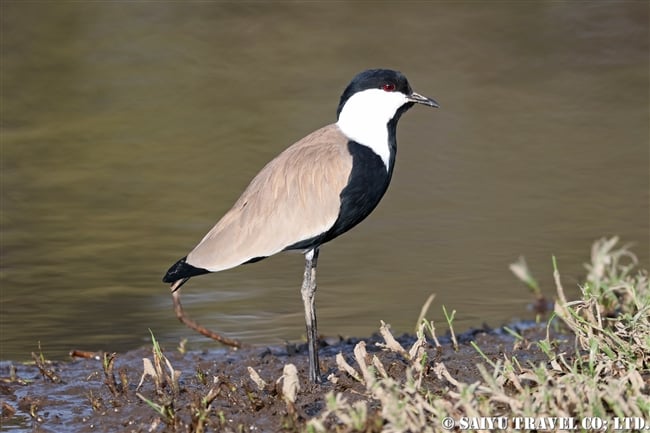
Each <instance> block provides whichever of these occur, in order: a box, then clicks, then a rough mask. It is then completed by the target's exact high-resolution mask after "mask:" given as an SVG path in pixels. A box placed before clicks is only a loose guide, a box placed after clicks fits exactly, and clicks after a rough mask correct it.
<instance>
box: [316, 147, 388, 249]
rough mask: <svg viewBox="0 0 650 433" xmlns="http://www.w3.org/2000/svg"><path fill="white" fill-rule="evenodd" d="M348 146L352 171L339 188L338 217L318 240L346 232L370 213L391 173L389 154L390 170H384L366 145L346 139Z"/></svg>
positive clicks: (329, 238)
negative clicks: (340, 188)
mask: <svg viewBox="0 0 650 433" xmlns="http://www.w3.org/2000/svg"><path fill="white" fill-rule="evenodd" d="M348 150H349V151H350V154H351V155H352V171H351V172H350V178H349V179H348V184H347V186H346V187H345V188H344V189H343V191H342V192H341V209H340V211H339V217H338V219H337V220H336V222H335V223H334V225H333V226H332V228H331V229H330V230H329V231H328V232H327V233H325V236H324V239H323V241H322V242H327V241H329V240H332V239H334V238H335V237H337V236H339V235H341V234H343V233H345V232H347V231H348V230H350V229H351V228H352V227H354V226H356V225H357V224H359V223H360V222H361V221H363V220H364V219H365V218H366V217H367V216H368V215H370V212H372V211H373V210H374V209H375V207H377V204H379V201H380V200H381V198H382V197H383V196H384V193H385V192H386V189H388V184H389V183H390V178H391V175H392V173H393V170H392V168H393V167H392V166H393V162H394V156H393V155H391V164H390V170H387V169H386V165H385V164H384V161H383V160H382V159H381V157H380V156H379V155H377V154H376V153H375V152H374V151H373V150H372V149H370V148H369V147H367V146H364V145H362V144H359V143H357V142H355V141H350V142H349V143H348Z"/></svg>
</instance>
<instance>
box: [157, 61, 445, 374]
mask: <svg viewBox="0 0 650 433" xmlns="http://www.w3.org/2000/svg"><path fill="white" fill-rule="evenodd" d="M415 104H421V105H424V106H428V107H433V108H439V107H440V106H439V104H438V103H437V102H436V101H435V100H434V99H432V98H429V97H426V96H422V95H421V94H419V93H416V92H414V91H413V89H412V88H411V85H410V84H409V82H408V80H407V79H406V77H405V76H404V75H403V74H402V73H401V72H399V71H396V70H392V69H368V70H365V71H362V72H360V73H358V74H357V75H356V76H354V78H353V79H352V81H351V82H350V83H349V84H348V85H347V87H345V90H344V91H343V93H342V95H341V97H340V100H339V104H338V108H337V111H336V122H335V123H331V124H329V125H326V126H324V127H322V128H320V129H318V130H316V131H314V132H312V133H311V134H309V135H307V136H306V137H304V138H302V139H301V140H299V141H297V142H296V143H295V144H293V145H291V146H290V147H288V148H286V149H285V150H284V151H283V152H281V153H280V154H279V155H278V156H276V157H275V158H274V159H272V160H271V161H270V162H269V163H268V164H266V166H264V167H263V168H262V170H261V171H260V172H259V173H258V174H257V175H256V176H255V177H254V178H253V180H252V181H251V182H250V184H249V185H248V187H247V188H246V189H245V190H244V192H243V193H242V195H241V196H240V197H239V199H238V200H237V201H236V202H235V204H234V205H233V207H232V208H231V209H230V210H229V211H228V212H226V213H225V214H224V215H223V217H222V218H221V219H220V220H219V221H218V222H217V223H216V225H215V226H214V227H213V228H212V229H211V230H210V231H209V232H208V233H207V234H206V235H205V236H204V237H203V239H202V240H201V241H200V242H199V243H198V244H197V245H196V247H194V249H193V250H192V251H190V252H189V254H187V255H186V256H185V257H183V258H181V259H180V260H178V261H177V262H176V263H174V264H173V265H172V266H171V267H170V268H169V270H168V271H167V273H166V274H165V276H164V278H163V282H165V283H171V290H172V293H173V294H176V293H177V291H178V289H180V287H181V286H182V285H183V284H184V283H185V282H186V281H187V280H188V279H190V278H192V277H195V276H198V275H202V274H207V273H211V272H220V271H225V270H227V269H231V268H234V267H237V266H240V265H243V264H247V263H254V262H257V261H260V260H262V259H265V258H267V257H269V256H272V255H274V254H277V253H280V252H283V251H288V250H298V251H300V252H302V253H303V254H304V257H305V270H304V274H303V282H302V286H301V296H302V301H303V305H304V309H305V324H306V331H307V346H308V351H309V380H310V381H311V382H312V383H320V382H322V377H321V373H320V366H319V362H318V347H317V342H318V341H317V340H318V334H317V324H316V308H315V292H316V265H317V262H318V255H319V249H320V247H321V246H322V245H323V244H325V243H326V242H329V241H331V240H333V239H334V238H336V237H338V236H340V235H341V234H343V233H345V232H347V231H348V230H350V229H352V228H353V227H355V226H356V225H357V224H359V223H360V222H361V221H363V220H364V219H365V218H366V217H367V216H368V215H369V214H370V213H371V212H372V211H373V210H374V209H375V207H376V206H377V204H378V203H379V201H380V200H381V198H382V197H383V196H384V193H385V192H386V190H387V188H388V185H389V183H390V181H391V178H392V175H393V169H394V167H395V155H396V151H397V140H396V134H397V122H398V120H399V119H400V117H401V116H402V115H403V114H404V113H405V112H406V111H407V110H409V109H410V108H411V107H412V106H414V105H415ZM174 300H175V302H176V301H177V298H174ZM176 307H178V309H177V310H176V313H177V317H178V318H179V319H181V321H183V322H184V323H186V324H187V325H188V326H190V327H192V328H194V329H197V330H199V331H200V332H202V333H204V334H205V335H208V333H209V332H210V331H207V332H204V331H203V330H205V328H202V329H203V330H201V329H198V328H197V327H198V326H199V325H197V324H196V323H195V322H192V321H190V320H189V319H188V320H185V318H184V317H183V313H182V309H181V307H180V302H178V304H177V305H176V304H175V308H176ZM193 325H194V326H193ZM217 337H219V336H218V335H217ZM217 337H215V338H216V339H219V338H217ZM220 338H221V339H222V341H224V342H225V343H226V344H231V343H232V345H236V344H237V342H236V341H235V340H229V339H228V338H226V337H220Z"/></svg>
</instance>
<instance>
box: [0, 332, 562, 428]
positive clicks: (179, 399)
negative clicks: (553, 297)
mask: <svg viewBox="0 0 650 433" xmlns="http://www.w3.org/2000/svg"><path fill="white" fill-rule="evenodd" d="M509 328H510V329H512V330H514V331H516V332H517V333H519V334H520V335H521V336H523V337H524V339H523V340H521V339H516V338H515V337H513V336H512V335H510V333H508V332H506V330H505V329H504V328H499V329H494V330H492V329H487V328H486V329H476V330H471V331H469V332H466V333H464V334H462V335H460V336H458V343H459V347H458V351H455V350H454V348H453V346H452V342H451V339H450V338H449V336H446V337H442V338H439V342H440V346H439V347H436V346H435V345H434V343H433V342H431V341H430V342H429V343H428V344H427V346H426V350H427V360H428V366H427V369H430V368H431V366H432V365H433V363H434V362H444V364H445V365H446V367H447V369H448V370H449V372H450V373H451V374H452V375H453V376H454V377H455V378H456V379H457V380H461V381H464V382H469V383H471V382H473V381H475V380H477V379H479V377H480V375H479V372H478V370H477V369H476V364H479V363H482V364H485V363H486V361H485V359H484V358H483V357H482V355H481V354H479V353H478V352H477V350H476V349H475V348H474V347H472V346H471V345H470V342H471V341H474V342H476V344H478V346H479V347H480V348H481V350H482V351H483V353H484V355H486V356H487V357H488V358H490V359H491V360H493V361H496V360H498V359H502V358H503V354H513V355H515V356H516V357H517V358H518V360H519V361H520V362H522V363H525V362H528V361H530V362H533V363H539V362H545V361H547V358H546V356H545V355H544V354H543V353H542V352H541V351H540V350H539V348H538V347H537V345H535V344H530V343H531V342H535V341H538V340H540V339H543V338H544V337H545V336H546V328H545V326H539V325H534V324H530V323H517V324H511V325H509ZM554 337H558V336H557V335H555V336H554ZM364 340H365V341H366V343H367V344H366V349H367V351H368V354H369V356H372V355H376V356H377V357H378V358H379V359H380V360H381V362H382V364H383V365H384V366H386V367H387V372H388V373H389V374H390V375H391V376H395V377H399V376H400V375H403V374H404V370H405V368H406V365H407V362H406V360H405V359H403V357H401V356H400V355H399V354H398V353H395V352H392V351H386V350H382V349H381V348H380V347H379V346H377V344H376V343H383V342H384V340H383V339H382V338H381V336H379V335H373V336H371V337H370V338H368V339H364ZM397 340H398V341H399V343H400V344H402V346H404V347H410V346H411V345H412V344H413V343H414V341H415V336H412V335H403V336H401V337H398V338H397ZM359 341H360V340H359V339H346V340H334V339H325V340H324V341H321V349H320V360H321V370H322V371H323V372H324V373H325V374H324V376H325V377H327V376H328V375H330V374H334V375H335V376H336V377H337V380H336V383H334V381H326V382H325V383H324V384H322V385H312V384H309V383H307V382H306V377H307V369H308V360H307V348H306V345H304V344H303V345H287V346H284V347H277V346H276V347H248V348H243V349H238V350H231V349H216V350H211V351H201V352H198V351H194V352H192V351H190V352H186V353H184V354H183V353H181V352H179V351H178V350H177V348H175V347H164V348H163V350H164V354H165V356H166V357H167V358H168V360H169V362H170V364H171V366H172V367H173V370H175V371H177V372H180V373H178V374H179V377H178V381H177V383H178V385H177V389H172V388H173V386H172V385H171V381H170V382H168V383H165V381H163V380H159V379H156V378H155V377H153V376H146V377H145V378H144V381H143V383H142V385H141V386H140V387H139V388H138V384H139V382H140V381H141V378H142V375H143V372H144V370H145V366H144V363H143V358H147V359H149V360H151V361H152V363H154V362H155V356H154V353H153V349H152V347H147V348H143V349H140V350H135V351H131V352H128V353H125V354H118V355H116V356H115V357H114V358H113V365H108V363H109V361H110V360H111V359H112V358H111V357H107V358H102V357H101V356H98V357H97V358H96V359H77V360H74V361H71V362H54V363H49V362H44V363H42V365H41V366H40V369H39V366H37V365H35V364H34V363H32V364H22V363H15V362H2V364H0V376H1V377H2V382H1V383H0V391H1V395H2V400H3V403H2V406H3V410H2V413H3V418H2V428H3V430H6V431H36V432H58V433H65V432H115V431H125V432H165V431H169V432H186V431H202V430H201V429H204V431H232V432H240V431H265V432H266V431H301V430H302V429H303V428H304V423H305V422H306V420H308V419H310V418H313V417H314V416H316V415H318V414H319V413H321V411H322V410H323V409H324V408H325V404H326V401H325V395H326V394H327V392H329V391H336V392H342V393H344V395H345V396H346V397H347V398H348V399H349V400H350V401H351V402H352V401H355V400H357V399H361V398H365V397H364V394H365V388H364V387H363V386H362V385H360V384H359V383H358V382H357V381H356V380H355V379H353V378H352V377H351V376H349V375H348V374H346V373H342V372H340V371H339V369H338V367H337V363H336V360H335V358H336V355H337V354H338V353H342V354H343V355H344V357H345V358H346V360H347V361H348V363H350V364H351V365H354V356H353V349H354V347H355V345H356V344H357V343H358V342H359ZM557 341H564V342H565V343H564V344H566V345H567V351H569V352H570V351H571V347H572V339H571V338H568V337H567V338H562V337H559V338H558V339H557ZM45 355H46V354H45ZM288 363H292V364H294V365H295V366H296V367H297V369H298V377H299V379H300V390H299V391H298V393H297V397H296V399H295V404H287V402H286V401H285V399H284V398H283V395H282V384H281V383H279V382H278V378H280V377H281V376H282V374H283V368H284V366H285V365H286V364H288ZM249 367H252V368H253V369H255V371H256V372H257V373H258V374H259V376H260V377H261V379H262V380H263V381H264V382H265V383H266V385H261V386H262V388H260V386H258V384H256V383H255V381H254V380H253V379H252V378H251V375H250V370H249ZM162 368H163V370H165V371H169V370H168V367H167V366H166V365H165V364H164V362H163V365H162ZM424 381H425V383H424V385H425V387H426V389H427V390H428V391H429V392H431V393H432V394H434V395H437V396H439V398H445V390H446V389H447V387H448V385H449V384H448V383H447V382H446V381H445V380H441V379H438V378H437V377H436V375H434V374H433V372H432V371H425V375H424ZM145 400H149V403H147V402H146V401H145ZM371 408H372V405H371ZM377 420H378V421H377V422H380V418H379V417H377ZM376 427H377V429H380V427H381V426H380V425H378V426H376ZM373 430H375V429H374V428H373V426H368V431H373Z"/></svg>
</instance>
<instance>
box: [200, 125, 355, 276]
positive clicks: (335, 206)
mask: <svg viewBox="0 0 650 433" xmlns="http://www.w3.org/2000/svg"><path fill="white" fill-rule="evenodd" d="M347 142H348V139H347V138H346V137H345V135H343V133H342V132H341V131H340V130H339V128H338V126H336V125H334V124H332V125H328V126H326V127H324V128H321V129H319V130H317V131H315V132H313V133H312V134H310V135H308V136H307V137H305V138H303V139H302V140H300V141H298V142H297V143H295V144H294V145H292V146H291V147H289V148H288V149H286V150H285V151H284V152H282V153H281V154H280V155H278V156H277V157H276V158H275V159H273V160H272V161H271V162H269V163H268V164H267V165H266V166H265V167H264V168H263V169H262V171H260V172H259V174H258V175H257V176H255V178H254V179H253V180H252V181H251V183H250V185H248V187H247V188H246V190H245V191H244V193H243V194H242V195H241V197H240V198H239V200H237V202H236V203H235V205H234V206H233V207H232V209H230V210H229V211H228V212H227V213H226V214H225V215H224V216H223V218H221V220H220V221H219V222H218V223H217V224H216V225H215V226H214V227H213V228H212V230H210V232H209V233H208V234H207V235H206V236H205V237H204V238H203V240H202V241H201V242H200V243H199V244H198V245H197V246H196V248H194V250H193V251H192V252H191V253H190V254H189V255H188V256H187V263H189V264H190V265H192V266H195V267H197V268H203V269H207V270H209V271H212V272H216V271H221V270H224V269H229V268H232V267H235V266H238V265H241V264H242V263H245V262H247V261H249V260H250V259H253V258H256V257H268V256H271V255H273V254H275V253H278V252H280V251H282V250H283V249H285V248H286V247H288V246H290V245H292V244H295V243H297V242H300V241H303V240H306V239H310V238H312V237H314V236H317V235H319V234H321V233H323V232H325V231H327V230H328V229H329V228H331V227H332V225H334V222H335V221H336V219H337V218H338V214H339V208H340V206H341V200H340V197H339V194H340V193H341V190H343V188H345V186H346V185H347V182H348V178H349V176H350V171H351V170H352V157H351V155H350V153H349V152H348V149H347Z"/></svg>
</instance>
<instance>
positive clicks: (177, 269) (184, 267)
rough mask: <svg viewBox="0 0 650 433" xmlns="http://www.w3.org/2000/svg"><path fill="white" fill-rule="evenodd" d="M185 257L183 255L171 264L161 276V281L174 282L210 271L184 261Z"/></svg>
mask: <svg viewBox="0 0 650 433" xmlns="http://www.w3.org/2000/svg"><path fill="white" fill-rule="evenodd" d="M185 259H187V257H183V258H182V259H180V260H179V261H177V262H176V263H174V264H173V265H172V267H171V268H169V270H168V271H167V273H166V274H165V276H164V277H163V283H175V282H176V281H178V280H182V279H183V278H185V279H187V278H190V277H195V276H197V275H203V274H207V273H209V272H210V271H208V270H207V269H202V268H196V267H194V266H192V265H190V264H189V263H187V262H186V261H185Z"/></svg>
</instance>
